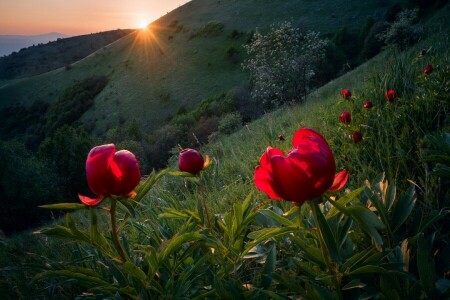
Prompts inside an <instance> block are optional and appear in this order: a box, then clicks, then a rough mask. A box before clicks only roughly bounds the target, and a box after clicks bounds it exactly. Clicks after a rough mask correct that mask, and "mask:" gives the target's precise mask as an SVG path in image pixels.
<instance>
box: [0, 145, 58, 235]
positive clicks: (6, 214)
mask: <svg viewBox="0 0 450 300" xmlns="http://www.w3.org/2000/svg"><path fill="white" fill-rule="evenodd" d="M59 195H61V190H60V178H59V177H58V174H57V173H56V172H55V169H54V168H53V166H51V165H48V164H47V163H46V162H45V161H42V160H40V159H38V158H37V157H35V156H33V155H32V153H31V152H30V151H29V150H27V149H26V147H25V146H24V145H23V144H21V143H20V142H17V141H14V140H12V141H8V142H4V141H2V142H0V203H1V206H2V210H1V211H0V229H1V230H2V231H4V232H6V233H7V234H11V233H14V232H17V231H20V230H24V229H26V228H28V227H29V226H30V225H31V226H33V225H34V226H36V225H38V224H41V222H43V221H44V220H45V221H48V218H49V214H42V211H40V210H39V209H38V208H37V206H38V205H42V204H45V203H48V201H49V199H50V200H52V199H55V198H56V197H59Z"/></svg>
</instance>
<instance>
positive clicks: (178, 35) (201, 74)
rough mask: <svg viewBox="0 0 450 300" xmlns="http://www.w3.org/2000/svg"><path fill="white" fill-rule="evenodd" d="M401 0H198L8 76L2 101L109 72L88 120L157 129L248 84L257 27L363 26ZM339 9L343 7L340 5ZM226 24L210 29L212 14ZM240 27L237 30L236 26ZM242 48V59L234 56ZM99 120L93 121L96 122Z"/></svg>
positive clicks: (97, 125) (41, 95) (35, 96)
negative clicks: (59, 65) (83, 50)
mask: <svg viewBox="0 0 450 300" xmlns="http://www.w3.org/2000/svg"><path fill="white" fill-rule="evenodd" d="M393 2H394V1H382V2H380V1H375V0H370V1H352V2H349V1H345V0H340V1H303V0H302V1H300V0H297V1H272V2H268V3H264V5H261V3H260V2H259V1H255V0H245V1H235V0H225V1H223V0H222V1H207V0H194V1H191V2H189V3H187V4H185V5H184V6H181V7H179V8H177V9H176V10H174V11H172V12H170V13H169V14H167V15H166V16H164V17H162V18H161V19H159V20H158V21H156V22H155V23H153V24H152V25H151V26H150V28H149V30H147V31H145V30H144V31H137V32H135V33H132V34H130V35H128V36H126V37H124V38H122V39H120V40H118V41H116V42H114V43H112V44H111V45H109V46H107V47H104V48H103V49H100V50H98V51H97V52H95V53H94V54H92V55H90V56H88V57H86V58H85V59H83V60H81V61H78V62H76V63H74V64H72V65H71V67H70V68H66V69H58V70H54V71H51V72H49V73H46V74H42V75H39V76H35V77H31V78H27V79H21V80H13V81H8V82H4V83H3V86H2V87H1V88H0V108H4V107H7V106H9V105H13V104H23V105H25V106H31V105H32V103H33V102H35V101H37V100H41V101H45V102H49V103H53V102H55V101H56V100H57V99H58V97H59V96H60V95H61V93H62V92H63V91H64V90H65V89H66V88H68V87H70V86H71V85H72V84H73V83H74V82H76V81H80V80H83V79H85V78H88V77H90V76H94V75H95V76H107V77H108V84H107V86H106V87H105V89H104V90H103V91H102V92H101V93H100V94H99V95H98V96H97V97H96V99H95V104H94V105H93V106H92V108H91V109H90V110H89V111H88V112H86V113H85V114H84V115H83V116H82V117H81V120H82V121H83V122H84V123H85V124H94V125H93V126H94V128H93V129H92V130H93V132H94V133H95V134H97V135H101V134H104V133H105V132H106V131H107V130H108V129H110V128H113V127H116V126H119V125H120V119H133V118H134V119H136V120H137V121H138V123H139V125H140V126H141V127H142V128H143V129H144V130H145V131H150V130H154V129H156V128H158V127H160V126H161V124H164V123H166V122H167V120H169V119H170V118H172V117H173V116H174V115H175V114H176V112H177V111H178V110H179V109H180V108H182V107H184V108H189V109H191V108H193V107H195V106H196V105H197V104H198V103H200V102H201V101H202V100H204V99H207V98H209V97H211V96H215V95H217V94H219V93H222V92H225V93H226V92H228V91H229V90H230V89H232V88H233V87H238V86H240V85H242V83H243V81H244V80H245V79H246V77H247V75H246V74H245V73H243V72H242V70H241V66H240V62H242V58H243V56H244V52H245V51H244V50H243V48H242V45H243V44H244V43H245V42H246V40H247V39H248V38H249V35H250V34H251V32H252V31H253V30H256V29H258V30H265V28H267V27H268V25H269V24H271V23H273V22H276V21H281V20H292V21H293V23H294V24H297V25H298V26H300V27H302V28H304V29H306V30H315V31H320V32H321V33H322V34H332V33H334V32H335V31H336V30H337V29H339V28H341V27H344V26H346V27H347V28H349V29H359V28H360V27H361V26H362V25H363V24H364V22H365V20H366V19H367V17H369V16H371V17H373V18H374V19H375V20H381V19H382V18H383V16H384V13H385V12H386V10H387V9H388V8H389V5H390V4H391V3H393ZM338 11H339V13H336V12H338ZM211 21H213V22H216V23H217V24H220V26H219V27H220V28H219V29H218V31H217V32H207V30H208V27H207V26H206V25H207V24H208V22H211ZM233 30H236V31H237V32H238V33H239V34H237V35H236V36H235V37H234V38H231V37H230V36H231V33H232V32H233ZM230 47H235V48H236V49H238V60H237V61H230V59H228V58H227V57H226V53H227V50H228V49H229V48H230ZM91 127H92V126H91Z"/></svg>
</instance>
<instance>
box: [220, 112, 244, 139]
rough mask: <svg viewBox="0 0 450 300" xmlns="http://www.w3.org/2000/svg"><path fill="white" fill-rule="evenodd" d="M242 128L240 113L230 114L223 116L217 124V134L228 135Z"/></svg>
mask: <svg viewBox="0 0 450 300" xmlns="http://www.w3.org/2000/svg"><path fill="white" fill-rule="evenodd" d="M240 127H242V116H241V114H240V113H238V112H235V113H230V114H227V115H225V116H224V117H223V118H222V120H220V122H219V132H221V133H224V134H230V133H233V132H235V131H237V130H238V129H239V128H240Z"/></svg>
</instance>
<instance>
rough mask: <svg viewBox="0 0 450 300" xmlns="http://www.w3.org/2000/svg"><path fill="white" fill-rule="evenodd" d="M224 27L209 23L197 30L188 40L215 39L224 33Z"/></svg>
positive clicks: (212, 22) (216, 23) (216, 22)
mask: <svg viewBox="0 0 450 300" xmlns="http://www.w3.org/2000/svg"><path fill="white" fill-rule="evenodd" d="M224 28H225V25H224V24H223V23H222V22H218V21H209V22H208V23H207V24H205V25H204V26H202V27H200V28H198V29H197V30H196V31H195V32H194V33H192V34H191V36H190V37H189V39H193V38H196V37H203V38H207V37H215V36H218V35H220V34H221V33H222V32H223V31H224Z"/></svg>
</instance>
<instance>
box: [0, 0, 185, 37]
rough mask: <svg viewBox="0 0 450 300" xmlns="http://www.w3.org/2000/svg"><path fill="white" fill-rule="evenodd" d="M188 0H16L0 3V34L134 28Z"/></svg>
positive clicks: (83, 32)
mask: <svg viewBox="0 0 450 300" xmlns="http://www.w3.org/2000/svg"><path fill="white" fill-rule="evenodd" d="M187 2H189V0H166V1H164V2H161V1H157V0H149V1H144V0H130V1H127V2H126V3H123V2H118V1H117V2H111V1H106V0H99V1H96V2H94V3H92V2H90V1H88V0H80V1H65V2H59V1H55V0H42V1H40V3H35V2H33V1H32V0H18V1H15V2H3V3H0V35H2V36H4V35H15V36H17V35H20V36H35V35H44V34H49V33H60V34H65V35H69V36H77V35H84V34H90V33H97V32H102V31H109V30H115V29H138V28H142V27H144V26H145V25H148V24H150V23H152V22H154V21H155V20H157V19H159V18H160V17H162V16H163V15H165V14H166V13H168V12H170V11H172V10H174V9H176V8H177V7H180V6H182V5H184V4H185V3H187Z"/></svg>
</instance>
